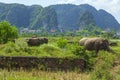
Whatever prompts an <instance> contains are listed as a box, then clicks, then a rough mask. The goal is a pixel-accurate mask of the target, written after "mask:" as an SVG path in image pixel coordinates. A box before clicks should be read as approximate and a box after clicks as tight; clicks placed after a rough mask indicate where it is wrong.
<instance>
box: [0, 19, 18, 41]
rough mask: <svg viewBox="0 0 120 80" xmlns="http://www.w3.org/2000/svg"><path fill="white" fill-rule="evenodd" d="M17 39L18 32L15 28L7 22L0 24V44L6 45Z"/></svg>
mask: <svg viewBox="0 0 120 80" xmlns="http://www.w3.org/2000/svg"><path fill="white" fill-rule="evenodd" d="M17 37H18V31H17V28H16V27H15V26H12V25H11V24H10V23H9V22H7V21H3V22H0V43H7V42H8V41H9V40H13V39H15V38H17Z"/></svg>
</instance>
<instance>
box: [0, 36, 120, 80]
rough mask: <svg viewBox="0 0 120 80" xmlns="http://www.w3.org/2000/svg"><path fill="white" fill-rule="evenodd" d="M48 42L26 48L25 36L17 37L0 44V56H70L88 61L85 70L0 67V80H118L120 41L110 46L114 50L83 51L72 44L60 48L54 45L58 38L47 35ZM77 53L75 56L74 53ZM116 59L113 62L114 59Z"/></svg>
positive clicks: (75, 38) (72, 39) (119, 75)
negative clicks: (13, 69)
mask: <svg viewBox="0 0 120 80" xmlns="http://www.w3.org/2000/svg"><path fill="white" fill-rule="evenodd" d="M48 38H49V43H48V44H43V45H40V46H37V47H29V46H28V45H27V43H26V42H25V38H19V39H18V40H17V41H16V43H15V44H14V43H7V44H4V45H0V55H2V56H3V55H4V56H37V57H38V56H39V57H60V58H63V57H73V58H84V59H86V60H87V68H88V69H87V71H85V72H83V73H78V72H77V71H73V72H69V71H68V72H64V71H56V72H51V71H39V70H32V71H24V70H20V71H10V72H8V71H7V70H0V80H90V79H91V80H120V41H119V40H111V41H114V42H117V43H118V46H111V47H110V48H111V49H112V50H113V51H114V52H115V53H111V52H107V51H100V52H99V53H98V57H95V56H94V55H95V52H94V51H93V52H91V51H86V52H84V50H82V47H78V45H77V44H76V43H75V44H66V45H65V46H64V47H63V48H61V47H59V46H58V45H57V41H58V40H59V38H58V37H48ZM65 38H66V39H67V40H68V41H75V42H76V41H79V37H73V38H72V37H65ZM76 54H77V55H76ZM116 61H117V62H118V63H117V64H115V62H116ZM86 72H87V73H86Z"/></svg>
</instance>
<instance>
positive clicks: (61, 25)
mask: <svg viewBox="0 0 120 80" xmlns="http://www.w3.org/2000/svg"><path fill="white" fill-rule="evenodd" d="M3 20H7V21H9V22H10V23H11V24H12V25H15V26H17V27H18V28H26V27H27V28H30V29H42V30H46V31H49V32H50V31H51V30H55V31H60V29H63V30H64V31H74V30H79V29H80V28H81V27H84V26H86V25H89V24H90V23H93V24H94V25H95V26H98V27H100V28H102V29H104V30H105V29H107V28H109V29H113V30H118V29H120V24H119V23H118V22H117V20H116V19H115V17H114V16H112V15H111V14H110V13H108V12H107V11H105V10H103V9H100V10H97V9H96V8H95V7H93V6H91V5H89V4H81V5H73V4H57V5H50V6H47V7H42V6H40V5H32V6H26V5H23V4H16V3H14V4H5V3H0V21H3Z"/></svg>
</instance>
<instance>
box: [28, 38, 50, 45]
mask: <svg viewBox="0 0 120 80" xmlns="http://www.w3.org/2000/svg"><path fill="white" fill-rule="evenodd" d="M44 43H48V39H47V38H37V37H33V38H30V39H27V44H28V46H39V45H41V44H44Z"/></svg>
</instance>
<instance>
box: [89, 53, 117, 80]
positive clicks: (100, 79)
mask: <svg viewBox="0 0 120 80" xmlns="http://www.w3.org/2000/svg"><path fill="white" fill-rule="evenodd" d="M114 59H115V56H114V55H113V54H110V53H105V52H104V53H103V54H102V53H101V55H99V58H98V60H97V63H96V64H95V68H94V71H93V72H92V74H91V76H90V80H113V77H112V74H111V73H110V69H111V67H112V65H113V63H114Z"/></svg>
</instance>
